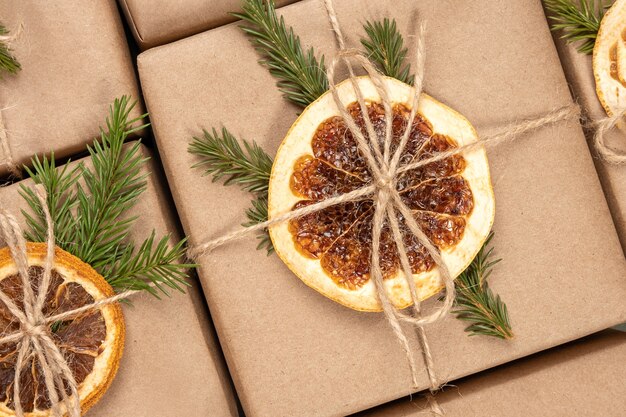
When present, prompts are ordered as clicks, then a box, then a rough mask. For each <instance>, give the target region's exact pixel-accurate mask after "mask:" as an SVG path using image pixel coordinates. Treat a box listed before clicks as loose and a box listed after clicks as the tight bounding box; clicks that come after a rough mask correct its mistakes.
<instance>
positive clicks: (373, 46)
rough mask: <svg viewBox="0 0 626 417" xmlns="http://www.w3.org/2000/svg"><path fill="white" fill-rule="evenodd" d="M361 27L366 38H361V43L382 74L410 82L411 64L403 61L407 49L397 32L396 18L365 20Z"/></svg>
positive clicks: (411, 81)
mask: <svg viewBox="0 0 626 417" xmlns="http://www.w3.org/2000/svg"><path fill="white" fill-rule="evenodd" d="M363 29H365V33H366V34H367V38H361V44H362V45H363V47H364V48H365V50H366V51H367V53H368V55H369V58H370V59H371V60H372V61H373V62H374V63H376V65H378V67H379V69H380V70H381V71H382V72H383V74H385V75H386V76H388V77H392V78H396V79H398V80H400V81H402V82H404V83H407V84H412V83H413V78H414V77H413V75H411V66H410V65H409V64H407V63H405V60H406V57H407V54H408V49H407V48H405V47H404V39H403V38H402V35H401V34H400V32H398V28H397V25H396V20H395V19H392V20H389V19H388V18H385V19H383V21H382V22H381V21H374V22H370V21H367V22H365V25H363Z"/></svg>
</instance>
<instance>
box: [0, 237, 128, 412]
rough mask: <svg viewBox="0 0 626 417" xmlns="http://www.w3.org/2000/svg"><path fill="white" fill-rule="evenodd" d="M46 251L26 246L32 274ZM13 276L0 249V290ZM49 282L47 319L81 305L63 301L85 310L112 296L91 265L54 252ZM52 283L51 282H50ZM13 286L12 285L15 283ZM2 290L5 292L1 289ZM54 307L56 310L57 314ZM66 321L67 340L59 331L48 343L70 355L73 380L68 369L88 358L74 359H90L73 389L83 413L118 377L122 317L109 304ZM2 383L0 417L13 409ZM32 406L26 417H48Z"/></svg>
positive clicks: (37, 245) (10, 261)
mask: <svg viewBox="0 0 626 417" xmlns="http://www.w3.org/2000/svg"><path fill="white" fill-rule="evenodd" d="M46 248H47V245H46V244H45V243H30V242H29V243H27V253H28V262H29V266H30V268H31V272H32V269H33V268H38V267H39V268H42V267H43V266H44V264H45V258H46ZM16 274H17V267H16V266H15V263H14V262H13V259H12V257H11V254H10V251H9V248H6V247H5V248H2V249H0V286H2V285H3V282H4V281H5V279H15V278H16ZM53 277H55V278H54V279H53V282H52V284H51V287H50V290H49V291H48V294H49V296H48V297H47V302H46V305H48V303H55V304H53V305H54V306H56V307H55V308H52V307H51V309H50V310H49V311H48V314H46V315H47V316H51V315H54V314H56V313H59V312H62V311H69V310H71V309H74V308H78V307H80V306H81V305H72V304H71V302H70V304H69V305H66V304H64V303H67V302H68V301H67V300H68V299H70V298H72V299H74V300H75V299H81V300H82V301H81V304H82V305H86V304H89V303H92V302H94V301H97V300H101V299H104V298H108V297H111V296H113V295H115V292H114V290H113V288H112V287H111V286H110V285H109V284H108V283H107V282H106V280H105V279H104V278H103V277H102V276H101V275H100V274H98V272H96V271H95V270H94V269H93V268H92V267H91V266H90V265H88V264H86V263H84V262H83V261H81V260H80V259H78V258H77V257H75V256H73V255H71V254H69V253H68V252H65V251H63V250H62V249H59V248H56V250H55V262H54V267H53ZM31 279H32V277H31ZM55 280H56V282H54V281H55ZM59 280H60V281H59ZM15 282H16V283H17V280H16V281H15ZM18 285H19V290H18V292H16V294H17V293H21V291H22V289H21V281H19V284H18ZM18 285H13V286H12V287H11V288H15V287H17V286H18ZM5 287H6V286H5ZM3 289H4V290H6V288H3ZM72 293H73V295H76V294H78V295H79V296H78V297H70V295H72ZM55 297H56V298H55ZM53 300H56V301H53ZM59 306H64V307H59ZM1 307H3V308H4V311H3V312H2V313H3V317H4V318H3V319H4V320H5V321H6V320H7V313H8V310H7V309H6V307H5V306H4V305H2V306H1ZM46 308H47V307H44V313H46V310H45V309H46ZM59 308H61V309H60V310H59ZM8 314H10V313H8ZM88 319H89V320H90V321H89V322H88V323H89V324H90V326H89V328H87V322H86V321H85V323H83V324H84V327H85V328H83V329H81V328H80V326H81V324H80V321H81V320H88ZM68 322H69V323H70V324H68V326H67V328H66V330H67V331H65V333H64V335H65V336H67V338H66V339H64V335H61V334H60V333H63V331H61V332H60V333H59V334H54V335H53V339H54V340H55V343H57V345H59V344H62V349H61V352H62V353H63V354H64V356H66V355H67V354H68V352H69V355H71V359H72V360H69V361H68V364H69V365H70V368H71V369H72V371H73V372H74V376H75V377H77V375H76V372H77V371H76V370H75V369H74V368H73V362H74V361H75V363H77V364H81V363H83V364H84V363H91V361H90V360H89V359H88V360H87V361H86V362H81V361H80V360H79V354H84V355H85V356H89V357H93V356H95V358H94V359H93V362H92V363H93V366H92V368H91V371H90V372H89V373H88V374H87V375H86V376H85V375H82V377H81V378H79V379H80V382H79V384H78V393H79V397H80V404H81V410H82V413H85V412H86V411H87V410H89V409H90V408H91V407H92V406H93V405H94V404H96V403H97V402H98V401H99V400H100V398H101V397H102V396H103V395H104V393H105V392H106V391H107V389H108V388H109V386H110V385H111V382H112V381H113V379H114V377H115V375H116V373H117V370H118V368H119V364H120V359H121V357H122V353H123V349H124V340H125V333H126V329H125V324H124V316H123V313H122V309H121V307H120V306H119V304H117V303H114V304H108V305H105V306H103V307H100V308H99V309H98V310H94V312H93V313H91V312H90V313H84V315H81V316H80V317H79V318H76V319H75V320H70V321H68ZM76 323H78V324H76ZM72 326H74V329H72V328H71V327H72ZM102 326H104V329H105V332H104V336H102V334H101V332H100V335H99V336H98V331H97V330H96V329H102ZM89 337H93V338H96V339H97V340H87V341H85V338H89ZM77 340H80V341H81V343H79V345H80V346H78V345H77V346H74V347H72V346H70V345H71V343H72V341H77ZM91 344H93V346H91V348H90V347H89V346H88V345H91ZM95 347H97V349H95V350H94V348H95ZM3 353H6V352H3ZM7 357H10V355H5V356H4V357H3V358H2V361H1V362H0V363H2V362H5V361H6V360H7ZM66 359H67V356H66ZM77 366H78V365H77ZM8 369H10V364H8V363H6V364H5V366H4V367H3V370H4V371H5V372H7V371H8ZM33 369H34V367H33ZM83 370H84V369H83ZM23 372H24V371H23ZM7 380H11V378H8V379H7ZM31 380H32V381H35V380H37V377H34V376H33V378H32V379H31ZM5 381H6V380H5V379H2V380H0V384H2V386H1V387H0V389H2V395H3V397H4V398H3V402H1V403H0V417H8V416H14V415H15V412H14V411H13V408H12V407H10V406H9V405H11V404H10V402H11V398H10V397H12V390H13V385H12V384H10V386H7V385H6V384H5V383H4V382H5ZM38 382H39V383H40V384H41V383H42V379H40V378H39V379H38ZM45 394H47V393H45ZM28 395H29V394H26V396H28ZM24 397H25V394H24V393H23V394H22V398H24ZM41 402H45V400H41ZM36 405H37V402H33V403H32V404H31V409H28V407H27V408H25V409H24V411H25V415H26V416H28V417H40V416H41V417H44V416H51V415H52V411H51V409H50V408H42V409H39V408H38V407H37V406H36ZM61 408H62V410H65V405H64V404H61ZM63 415H67V412H66V411H65V412H64V413H63Z"/></svg>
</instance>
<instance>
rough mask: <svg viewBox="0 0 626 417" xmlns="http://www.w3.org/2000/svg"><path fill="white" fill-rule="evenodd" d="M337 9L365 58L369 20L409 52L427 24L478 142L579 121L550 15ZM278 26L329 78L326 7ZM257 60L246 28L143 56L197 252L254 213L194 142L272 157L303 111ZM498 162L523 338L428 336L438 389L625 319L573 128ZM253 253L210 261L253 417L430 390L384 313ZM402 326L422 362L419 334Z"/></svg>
mask: <svg viewBox="0 0 626 417" xmlns="http://www.w3.org/2000/svg"><path fill="white" fill-rule="evenodd" d="M335 9H336V15H337V19H338V21H339V22H340V24H341V27H342V31H343V33H344V34H345V36H346V38H347V41H346V44H347V45H346V46H347V47H359V38H360V37H361V36H362V35H363V26H362V25H363V23H364V22H365V21H366V20H382V19H383V18H384V17H389V18H395V19H396V20H397V23H398V28H399V30H400V31H401V32H402V33H404V34H407V35H405V36H406V38H405V39H407V43H409V44H410V45H411V44H412V43H411V39H412V37H411V36H410V34H412V33H414V30H415V27H416V22H417V16H418V15H419V16H420V17H421V18H422V19H423V20H424V21H425V22H426V25H427V31H426V34H425V53H426V66H425V92H426V93H428V94H429V95H430V96H432V97H434V98H435V99H437V100H439V101H441V102H443V103H445V104H446V105H448V106H450V107H452V108H453V109H455V110H456V111H458V112H460V113H461V114H463V115H464V116H465V117H467V118H468V119H469V120H470V121H471V123H472V124H473V125H474V126H475V127H476V129H477V130H478V132H479V133H484V132H490V131H493V130H497V129H498V128H502V126H506V125H507V124H508V123H511V122H519V121H521V120H526V119H529V118H535V117H539V116H542V115H545V114H547V113H550V112H552V111H553V110H554V109H556V108H562V107H564V106H571V105H572V99H571V95H570V94H569V91H568V89H567V83H566V80H565V77H564V75H563V71H562V69H561V66H560V63H559V59H558V56H557V53H556V50H555V48H554V44H553V41H552V38H551V35H550V31H549V28H548V25H547V23H546V19H545V15H544V12H543V9H542V6H541V3H540V2H539V1H533V2H528V1H521V0H520V1H497V2H494V1H475V2H456V1H422V2H418V3H416V2H413V1H399V2H398V1H394V2H381V1H356V0H349V1H340V2H339V1H337V2H335ZM278 12H279V14H280V15H281V16H283V17H284V19H285V22H286V23H287V24H288V25H291V26H293V28H294V31H295V32H296V33H297V34H298V35H300V37H301V39H302V42H303V43H304V47H306V48H308V47H310V46H314V47H315V48H316V51H317V52H318V55H321V54H322V53H323V54H324V55H325V57H326V62H327V63H329V62H331V60H332V58H333V57H334V56H336V51H337V49H336V46H335V45H336V43H335V38H334V34H333V30H332V29H331V26H330V24H329V21H328V17H327V12H326V10H325V8H324V6H323V5H322V4H321V3H320V2H319V1H316V0H313V1H301V2H298V3H295V4H292V5H289V6H285V7H283V8H280V9H278ZM410 45H409V46H410ZM413 46H414V45H413ZM259 58H260V56H259V54H257V52H255V51H254V49H253V48H252V46H251V45H250V44H249V41H248V39H246V36H245V35H244V33H242V31H241V29H240V28H239V27H237V25H236V24H233V25H229V26H224V27H221V28H218V29H215V30H212V31H208V32H205V33H202V34H199V35H196V36H194V37H191V38H188V39H185V40H182V41H178V42H176V43H173V44H170V45H166V46H162V47H158V48H154V49H152V50H150V51H147V52H144V53H143V54H141V55H140V56H139V59H138V66H139V73H140V79H141V83H142V88H143V91H144V97H145V100H146V104H147V106H148V108H149V110H150V112H151V116H152V121H153V128H154V132H155V136H156V139H157V142H158V148H159V152H160V154H161V157H162V161H163V164H164V167H165V171H166V175H167V177H168V181H169V184H170V186H171V189H172V192H173V196H174V200H175V203H176V207H177V210H178V212H179V215H180V218H181V221H182V224H183V227H184V229H185V232H186V233H187V234H188V235H189V236H190V239H191V245H192V246H197V245H200V244H202V243H203V242H207V241H210V240H212V239H215V238H218V237H221V236H223V235H225V234H226V233H229V232H231V231H233V230H238V229H237V227H238V225H239V224H241V223H243V222H245V221H246V220H247V218H246V216H245V214H244V212H245V210H246V209H248V208H249V207H250V200H251V199H252V198H253V197H251V194H250V193H248V192H242V191H241V190H239V189H238V188H237V187H235V186H230V187H225V186H224V185H223V184H222V183H221V182H220V181H217V182H212V181H211V178H210V176H203V175H202V174H203V169H202V168H193V169H192V168H191V167H192V165H194V164H197V163H198V162H201V161H202V160H201V159H200V158H198V157H197V156H194V155H192V154H190V153H188V152H187V147H188V145H189V143H190V142H191V140H192V137H194V136H195V137H199V136H202V134H203V133H202V129H207V130H208V131H209V132H210V131H211V128H213V127H215V128H217V129H220V128H221V127H222V126H225V127H227V128H228V129H229V131H230V132H232V134H233V135H235V136H236V137H238V138H245V139H248V140H254V141H256V143H257V144H259V146H261V147H262V148H263V149H264V150H265V151H267V152H268V153H269V155H271V156H272V157H273V156H274V155H276V152H277V149H278V147H279V145H280V143H281V141H282V140H283V138H284V137H285V135H286V134H287V132H288V131H289V129H290V126H291V125H292V123H294V121H295V120H296V118H297V115H298V114H300V113H301V112H302V109H301V108H300V107H296V106H294V105H291V104H288V103H287V101H286V100H285V99H284V98H283V97H282V96H281V93H280V92H279V91H278V90H277V88H276V86H275V82H276V80H275V79H274V78H273V77H272V76H271V75H270V74H269V73H268V71H267V69H266V68H263V67H262V66H260V65H259V64H258V62H257V61H258V60H259ZM338 78H339V79H341V78H340V77H338ZM487 153H488V157H489V165H490V170H491V176H492V179H493V190H494V192H495V200H496V211H495V222H494V225H493V230H494V231H495V238H494V239H493V241H492V242H491V243H492V245H493V246H494V247H495V253H494V255H495V256H496V257H497V258H501V259H502V261H501V262H500V263H499V264H497V265H496V266H495V267H494V269H493V274H492V275H491V277H490V281H489V282H490V285H491V286H492V289H493V290H494V291H495V292H496V293H498V294H499V295H500V296H501V297H502V299H503V300H504V301H505V302H506V304H507V306H508V311H509V315H510V321H511V324H512V331H513V333H514V337H512V338H511V339H510V340H499V339H496V338H492V337H486V336H476V337H468V335H467V333H465V332H464V328H465V327H466V324H465V323H463V322H461V321H459V320H457V319H456V318H455V317H454V316H453V315H448V316H447V317H446V318H445V319H444V320H443V321H438V322H437V323H436V324H432V325H428V326H426V327H425V333H426V336H427V338H428V343H429V345H430V351H431V353H432V362H433V369H434V370H435V373H436V375H437V378H438V380H439V381H440V382H447V381H454V380H456V379H458V378H460V377H463V376H466V375H470V374H473V373H476V372H479V371H482V370H485V369H487V368H491V367H493V366H496V365H499V364H502V363H505V362H509V361H512V360H514V359H517V358H520V357H523V356H527V355H530V354H532V353H535V352H538V351H542V350H545V349H548V348H550V347H553V346H556V345H559V344H562V343H565V342H567V341H570V340H574V339H577V338H580V337H583V336H585V335H588V334H590V333H593V332H596V331H599V330H601V329H605V328H607V327H610V326H612V325H615V324H617V323H620V322H622V321H624V319H625V318H626V305H624V303H623V300H624V296H625V295H626V281H625V280H624V278H623V276H624V273H625V272H626V262H625V260H624V257H623V254H622V250H621V247H620V244H619V240H618V238H617V234H616V231H615V227H614V225H613V222H612V220H611V215H610V212H609V209H608V207H607V204H606V200H605V198H604V195H603V192H602V188H601V186H600V182H599V180H598V177H597V174H596V172H595V168H594V165H593V161H592V158H591V155H590V153H589V149H588V147H587V144H586V141H585V138H584V135H583V132H582V130H581V127H580V124H579V123H578V119H577V117H572V118H571V119H569V120H562V121H560V122H558V123H555V124H552V125H549V126H546V127H544V128H542V129H537V130H535V131H533V132H531V133H528V134H526V135H524V136H522V137H519V138H516V139H515V140H513V141H509V142H507V143H501V144H499V145H497V146H493V147H489V149H488V151H487ZM277 168H280V167H274V169H277ZM257 244H258V241H257V239H255V236H254V235H250V236H247V237H246V238H244V239H241V240H239V241H236V242H229V243H228V244H226V245H224V246H221V247H219V248H216V249H215V250H214V251H212V252H210V253H208V254H206V255H204V256H201V257H200V258H198V261H199V262H200V264H201V267H200V269H199V274H200V278H201V280H202V283H203V289H204V292H205V295H206V298H207V301H208V304H209V308H210V310H211V313H212V317H213V319H214V322H215V325H216V329H217V332H218V336H219V338H220V341H221V344H222V346H223V349H224V352H225V356H226V359H227V363H228V365H229V369H230V372H231V374H232V377H233V380H234V383H235V386H236V389H237V392H238V395H239V398H240V400H241V403H242V405H243V408H244V411H245V412H246V415H249V416H292V415H318V416H335V415H346V414H349V413H353V412H357V411H360V410H364V409H367V408H369V407H372V406H374V405H377V404H382V403H385V402H387V401H390V400H392V399H397V398H400V397H402V396H403V395H408V394H409V393H411V392H416V391H419V390H423V389H426V388H428V387H429V386H431V381H429V378H428V376H427V372H426V367H425V366H423V364H422V362H420V363H419V364H418V365H417V366H418V368H419V378H418V379H419V380H418V383H417V387H413V384H412V378H411V376H412V375H411V372H410V370H409V366H408V364H407V357H406V353H405V352H404V350H403V349H402V347H401V344H400V343H398V339H397V338H396V336H395V335H394V332H393V331H392V329H391V328H390V326H389V322H388V321H387V320H386V318H385V316H384V315H383V314H382V313H371V312H370V313H366V312H358V311H354V310H351V309H349V308H346V307H344V306H342V305H340V304H339V303H335V302H333V301H331V300H329V299H327V298H325V297H323V296H321V295H320V294H319V293H318V292H316V291H314V290H312V289H311V288H309V287H308V286H307V285H305V284H304V283H303V282H301V280H299V279H298V278H297V277H296V275H295V274H294V273H293V272H291V271H290V269H289V268H288V267H287V266H285V264H284V263H283V262H282V261H281V259H279V257H278V256H276V254H274V255H270V256H267V255H266V253H265V251H262V250H257V249H256V247H257ZM437 298H438V297H433V298H431V299H430V300H429V301H428V302H426V303H424V305H423V309H424V312H425V313H424V314H429V313H427V312H431V311H433V309H436V308H438V306H439V304H440V303H438V302H437ZM405 328H406V333H407V335H408V336H407V337H409V339H410V340H409V341H410V343H411V346H413V350H414V351H416V352H419V347H418V346H419V344H418V341H417V340H416V337H415V332H414V331H412V330H414V329H412V328H411V326H410V325H407V326H405ZM417 355H418V357H419V353H417Z"/></svg>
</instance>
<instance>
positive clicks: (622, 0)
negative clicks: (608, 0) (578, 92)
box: [593, 0, 626, 128]
mask: <svg viewBox="0 0 626 417" xmlns="http://www.w3.org/2000/svg"><path fill="white" fill-rule="evenodd" d="M593 72H594V77H595V80H596V92H597V94H598V99H599V100H600V102H601V103H602V106H603V107H604V109H605V110H606V113H607V114H608V115H609V116H613V115H615V114H619V113H620V112H623V111H624V109H626V0H617V1H616V2H615V3H614V4H613V6H611V8H610V9H609V11H608V12H607V13H606V14H605V15H604V18H603V19H602V23H601V25H600V30H599V31H598V37H597V39H596V45H595V47H594V49H593ZM620 127H622V128H623V127H624V124H623V123H621V124H620Z"/></svg>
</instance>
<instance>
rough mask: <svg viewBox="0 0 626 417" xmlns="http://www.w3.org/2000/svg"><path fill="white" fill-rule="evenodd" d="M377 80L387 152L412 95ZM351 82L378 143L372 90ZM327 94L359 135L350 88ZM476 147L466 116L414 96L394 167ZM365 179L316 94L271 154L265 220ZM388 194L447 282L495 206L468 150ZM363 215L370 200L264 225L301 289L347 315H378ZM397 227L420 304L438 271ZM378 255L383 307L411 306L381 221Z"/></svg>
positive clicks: (481, 162) (476, 154) (479, 155)
mask: <svg viewBox="0 0 626 417" xmlns="http://www.w3.org/2000/svg"><path fill="white" fill-rule="evenodd" d="M384 82H385V84H386V85H387V89H388V91H389V94H390V100H391V101H392V103H393V107H394V120H393V133H394V140H393V142H392V150H395V147H397V144H398V142H399V139H400V137H401V135H402V133H403V132H404V128H405V126H406V124H407V123H408V117H409V112H410V109H411V103H412V95H413V93H412V91H413V89H412V87H410V86H409V85H407V84H404V83H402V82H400V81H397V80H395V79H392V78H385V79H384ZM358 84H359V86H360V89H361V90H362V92H363V95H364V98H365V100H366V102H367V103H368V109H369V114H370V118H371V120H372V122H373V123H374V125H375V128H376V130H377V132H378V133H379V137H384V131H385V114H384V109H383V106H382V104H381V99H380V97H379V95H378V93H377V91H376V88H375V87H374V85H373V83H372V81H371V80H370V79H369V78H368V77H360V78H358ZM337 90H338V93H339V96H340V98H341V101H342V102H343V103H346V105H347V108H348V109H349V111H350V112H351V113H352V114H353V116H354V117H355V120H356V121H357V123H358V124H359V125H360V126H361V127H362V128H363V129H364V127H363V126H364V122H363V120H362V116H361V114H360V111H359V110H358V109H359V107H358V104H357V103H356V95H355V92H354V90H353V87H352V85H351V83H350V81H349V80H348V81H344V82H343V83H341V84H339V85H338V86H337ZM364 131H365V129H364ZM476 140H477V134H476V131H475V130H474V128H473V127H472V125H471V124H470V123H469V122H468V121H467V119H465V118H464V117H463V116H461V115H460V114H459V113H457V112H455V111H454V110H452V109H450V108H449V107H447V106H445V105H443V104H441V103H439V102H438V101H436V100H435V99H433V98H432V97H429V96H428V95H426V94H422V96H421V99H420V104H419V108H418V115H417V117H416V119H415V121H414V123H413V126H412V130H411V134H410V140H409V142H408V144H407V146H406V148H405V149H404V153H403V154H402V161H403V163H407V162H409V161H415V160H421V159H425V158H428V157H430V156H433V155H435V154H437V153H438V152H442V151H445V150H448V149H451V148H453V147H456V146H459V145H464V144H467V143H472V142H474V141H476ZM370 179H371V175H370V172H369V170H368V168H367V166H366V164H365V162H364V159H363V156H362V155H361V154H360V152H359V150H358V147H357V145H356V142H355V140H354V138H353V137H352V134H351V133H350V131H349V130H348V129H347V127H346V126H345V122H344V121H343V120H342V119H341V117H340V116H339V111H338V109H337V107H336V105H335V102H334V100H333V98H332V96H331V94H330V93H326V94H324V95H323V96H321V97H320V98H319V99H318V100H317V101H315V102H314V103H312V104H311V105H310V106H309V107H307V108H306V109H305V111H304V112H303V113H302V115H301V116H300V117H299V118H298V120H297V121H296V122H295V123H294V125H293V126H292V127H291V129H290V130H289V133H287V136H286V137H285V139H284V140H283V142H282V144H281V146H280V148H279V150H278V153H277V155H276V158H275V161H274V166H273V168H272V175H271V179H270V187H269V217H270V219H271V218H273V217H274V216H276V215H278V214H282V213H285V212H288V211H290V210H292V209H294V208H297V207H302V206H304V205H307V204H311V203H314V202H316V201H322V200H324V199H326V198H329V197H333V196H337V195H339V194H343V193H346V192H349V191H352V190H355V189H358V188H361V187H363V186H365V185H367V184H368V183H369V181H370ZM396 189H397V190H398V191H399V192H400V194H401V196H402V199H403V201H404V202H405V203H406V204H407V205H408V206H409V207H410V208H411V210H412V211H413V214H414V217H415V219H416V220H417V221H418V223H419V224H420V225H421V227H422V228H423V230H424V231H425V233H426V234H427V235H428V236H429V238H430V239H431V241H432V242H433V243H434V244H435V245H436V246H437V247H438V248H439V250H440V251H441V254H442V257H443V259H444V261H445V262H446V265H447V266H448V268H449V269H450V272H451V273H452V274H453V276H457V275H458V274H459V273H461V272H462V271H463V270H464V269H465V268H466V267H467V266H468V265H469V263H470V262H471V261H472V259H473V258H474V256H475V255H476V254H477V253H478V251H479V249H480V247H481V246H482V244H483V242H484V241H485V239H486V238H487V235H488V234H489V231H490V229H491V225H492V223H493V217H494V210H495V202H494V196H493V190H492V187H491V179H490V175H489V165H488V161H487V155H486V152H485V150H484V149H483V148H477V149H474V150H470V151H466V152H464V153H463V154H462V155H455V156H453V157H450V158H447V159H444V160H442V161H440V162H436V163H432V164H429V165H426V166H424V167H423V168H420V169H416V170H413V171H408V172H407V173H405V174H404V175H401V176H400V177H399V178H398V181H397V184H396ZM372 215H373V206H372V202H371V200H363V201H357V202H349V203H345V204H340V205H337V206H334V207H331V208H328V209H325V210H322V211H320V212H317V213H314V214H311V215H307V216H304V217H301V218H299V219H296V220H292V221H290V222H284V223H281V224H276V225H274V226H272V227H270V236H271V238H272V242H273V244H274V248H275V249H276V253H277V254H278V256H279V257H280V258H281V259H282V260H283V261H284V263H285V264H286V265H287V266H288V267H289V268H290V269H291V270H292V271H293V272H294V273H295V274H296V275H297V276H298V277H299V278H300V279H301V280H302V281H303V282H304V283H305V284H306V285H308V286H310V287H311V288H313V289H315V290H317V291H319V292H320V293H321V294H323V295H325V296H326V297H328V298H330V299H332V300H335V301H336V302H338V303H341V304H343V305H345V306H347V307H350V308H352V309H355V310H361V311H380V309H381V306H380V302H379V300H378V297H377V295H376V290H375V287H374V284H373V282H372V280H371V279H370V257H371V244H372V243H371V223H372ZM400 223H401V226H402V228H403V235H404V243H405V246H406V247H407V250H408V256H409V260H410V263H411V266H412V269H413V277H412V279H413V280H414V281H415V283H416V286H417V289H418V293H419V297H420V299H426V298H428V297H430V296H432V295H434V294H436V293H437V292H438V291H439V290H440V289H441V288H442V282H441V277H440V271H439V270H438V268H437V267H436V266H435V264H434V262H433V260H432V258H431V257H430V255H428V253H427V252H426V250H425V249H424V247H423V246H422V245H421V244H420V243H419V242H417V240H416V239H415V237H414V236H413V235H412V234H411V233H410V232H409V231H408V228H407V226H406V225H405V222H404V221H403V220H402V219H401V220H400ZM380 253H381V266H382V269H383V273H384V278H385V281H384V282H385V288H386V291H387V293H388V294H389V297H390V299H391V301H392V302H393V303H394V305H395V306H396V307H398V308H404V307H407V306H409V305H411V303H412V300H411V297H410V293H409V287H408V284H407V281H406V279H405V278H404V276H403V273H402V271H401V268H400V265H399V255H398V251H397V248H396V246H395V243H394V240H393V238H392V234H391V231H390V230H389V226H388V225H387V224H385V225H384V227H383V230H382V236H381V246H380Z"/></svg>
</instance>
